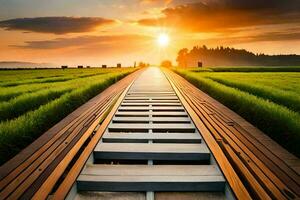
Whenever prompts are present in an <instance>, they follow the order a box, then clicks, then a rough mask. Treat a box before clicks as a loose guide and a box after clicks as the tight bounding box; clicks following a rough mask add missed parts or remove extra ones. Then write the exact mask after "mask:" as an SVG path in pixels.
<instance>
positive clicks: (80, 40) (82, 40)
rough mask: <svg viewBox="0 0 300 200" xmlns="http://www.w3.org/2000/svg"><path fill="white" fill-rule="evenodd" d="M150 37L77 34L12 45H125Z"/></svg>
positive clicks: (55, 46)
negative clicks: (71, 36)
mask: <svg viewBox="0 0 300 200" xmlns="http://www.w3.org/2000/svg"><path fill="white" fill-rule="evenodd" d="M150 39H152V38H151V37H149V36H145V35H137V34H127V35H110V36H106V35H102V36H79V37H73V38H56V39H53V40H41V41H26V42H25V45H14V46H13V47H18V48H25V49H60V48H69V47H81V48H82V47H87V46H90V45H98V46H99V45H102V46H105V47H108V46H116V48H117V47H118V45H119V46H121V45H122V46H125V47H126V45H127V46H128V45H131V44H140V43H143V42H145V41H149V40H150Z"/></svg>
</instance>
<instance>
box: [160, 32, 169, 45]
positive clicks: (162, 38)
mask: <svg viewBox="0 0 300 200" xmlns="http://www.w3.org/2000/svg"><path fill="white" fill-rule="evenodd" d="M169 42H170V38H169V36H168V35H167V34H165V33H161V34H159V35H158V37H157V43H158V45H159V46H161V47H166V46H168V44H169Z"/></svg>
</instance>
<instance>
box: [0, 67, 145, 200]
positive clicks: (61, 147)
mask: <svg viewBox="0 0 300 200" xmlns="http://www.w3.org/2000/svg"><path fill="white" fill-rule="evenodd" d="M140 72H141V70H139V71H137V72H134V73H133V74H130V75H128V76H127V77H125V78H124V79H122V80H120V81H119V82H117V83H116V84H114V85H112V86H110V87H109V88H107V89H106V90H105V91H103V92H102V93H101V94H99V95H98V96H96V97H94V98H93V99H91V100H90V101H89V102H87V103H86V104H84V105H83V106H81V107H80V108H78V109H77V110H75V111H74V112H73V113H71V114H70V115H69V116H67V117H66V118H65V119H63V120H62V121H61V122H60V123H58V124H57V125H55V126H54V127H53V128H51V129H49V130H48V131H47V132H46V133H44V134H43V135H42V136H41V137H40V138H38V139H37V140H36V141H35V142H33V143H32V144H31V145H29V146H28V147H27V148H25V149H24V150H23V151H22V152H21V153H19V154H18V155H17V156H16V157H14V158H13V159H11V160H10V161H8V162H7V163H5V164H4V165H3V166H1V168H0V199H18V198H22V199H30V198H32V197H34V198H36V199H46V198H47V196H48V195H49V194H50V193H51V191H52V190H53V189H54V187H55V186H56V185H57V184H58V181H59V180H60V178H62V177H64V176H66V174H67V173H68V168H69V167H70V165H71V164H72V160H73V159H74V158H76V156H77V154H78V153H79V152H80V153H81V151H83V152H84V151H85V150H84V148H85V142H87V141H89V140H90V139H91V138H93V136H94V130H95V128H96V127H97V126H98V124H99V122H100V120H101V119H103V118H104V116H106V114H107V112H108V111H109V110H110V108H111V107H112V105H113V104H114V103H115V102H116V100H117V99H118V97H119V96H120V95H121V94H122V93H123V92H124V91H125V90H126V88H128V86H129V85H130V84H131V83H132V82H133V81H134V79H135V78H136V77H137V76H138V75H139V74H140ZM102 126H103V125H102ZM102 126H100V129H102ZM84 163H85V162H83V163H82V165H84ZM69 185H70V187H71V186H72V185H73V182H70V183H69Z"/></svg>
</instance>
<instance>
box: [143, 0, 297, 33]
mask: <svg viewBox="0 0 300 200" xmlns="http://www.w3.org/2000/svg"><path fill="white" fill-rule="evenodd" d="M161 12H162V14H163V17H160V18H158V19H154V18H153V19H152V18H145V19H140V20H138V23H139V24H140V25H144V26H170V27H174V28H179V29H181V30H184V31H191V32H226V31H229V30H232V29H239V28H244V27H251V26H263V25H276V24H290V23H295V24H298V25H299V24H300V3H299V0H287V1H282V0H269V1H261V0H202V1H201V2H198V3H192V4H184V5H178V6H175V7H169V8H166V9H163V10H162V11H161Z"/></svg>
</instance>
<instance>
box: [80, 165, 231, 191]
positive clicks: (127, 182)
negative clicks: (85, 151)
mask: <svg viewBox="0 0 300 200" xmlns="http://www.w3.org/2000/svg"><path fill="white" fill-rule="evenodd" d="M77 187H78V189H79V190H95V189H97V190H98V191H99V190H100V191H149V190H150V189H151V191H224V187H225V180H224V178H223V176H222V174H221V172H220V171H219V169H218V167H217V166H214V165H152V166H151V165H92V166H88V167H86V168H85V169H84V170H83V172H82V173H81V175H80V176H79V177H78V179H77Z"/></svg>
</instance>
